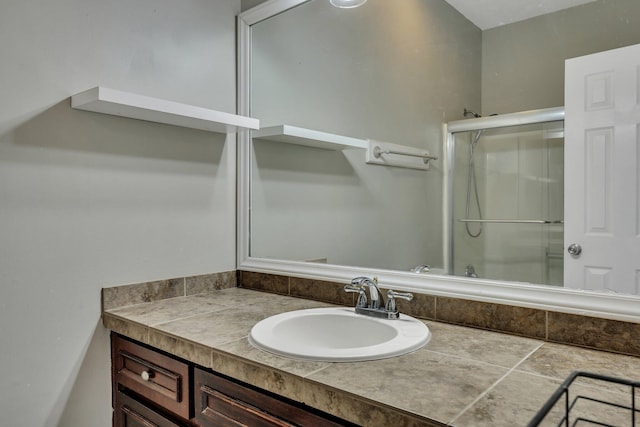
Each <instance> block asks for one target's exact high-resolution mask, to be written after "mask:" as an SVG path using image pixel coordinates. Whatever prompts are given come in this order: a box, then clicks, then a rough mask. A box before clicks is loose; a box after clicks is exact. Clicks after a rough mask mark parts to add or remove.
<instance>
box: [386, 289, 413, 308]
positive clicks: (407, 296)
mask: <svg viewBox="0 0 640 427" xmlns="http://www.w3.org/2000/svg"><path fill="white" fill-rule="evenodd" d="M396 298H399V299H403V300H405V301H411V300H412V299H413V294H412V293H410V292H396V291H393V290H388V291H387V305H386V307H385V309H386V310H387V311H389V312H392V313H395V312H397V311H398V307H397V306H396Z"/></svg>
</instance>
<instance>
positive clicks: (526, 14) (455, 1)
mask: <svg viewBox="0 0 640 427" xmlns="http://www.w3.org/2000/svg"><path fill="white" fill-rule="evenodd" d="M446 1H447V2H448V3H449V4H450V5H451V6H453V7H455V8H456V9H457V10H458V11H459V12H460V13H462V14H463V15H464V16H465V17H466V18H467V19H468V20H470V21H471V22H473V23H474V24H476V26H478V28H480V29H481V30H486V29H489V28H493V27H498V26H500V25H505V24H510V23H512V22H518V21H523V20H525V19H528V18H533V17H534V16H538V15H545V14H547V13H551V12H555V11H558V10H562V9H568V8H570V7H573V6H578V5H581V4H584V3H590V2H592V1H595V0H446Z"/></svg>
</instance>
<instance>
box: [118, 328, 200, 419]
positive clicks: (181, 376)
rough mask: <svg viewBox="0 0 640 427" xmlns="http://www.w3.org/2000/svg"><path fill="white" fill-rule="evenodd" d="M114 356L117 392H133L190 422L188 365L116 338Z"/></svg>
mask: <svg viewBox="0 0 640 427" xmlns="http://www.w3.org/2000/svg"><path fill="white" fill-rule="evenodd" d="M112 352H113V354H112V359H111V360H112V367H113V378H114V382H115V384H116V385H117V387H116V390H118V389H122V388H126V389H129V390H132V391H134V392H135V393H137V394H139V395H140V396H142V397H144V398H145V399H147V400H149V401H151V402H153V403H156V404H157V405H158V406H160V407H162V408H165V409H167V410H168V411H171V412H173V413H174V414H176V415H178V416H180V417H182V418H184V419H189V418H190V415H191V414H190V413H189V412H190V411H189V407H190V405H189V390H190V388H191V385H190V383H189V378H190V376H189V369H190V368H189V365H187V364H186V363H183V362H181V361H179V360H175V359H173V358H171V357H168V356H165V355H163V354H160V353H157V352H155V351H153V350H150V349H148V348H146V347H142V346H140V345H138V344H134V343H132V342H131V341H127V340H125V339H122V338H120V337H118V336H115V335H114V336H113V340H112Z"/></svg>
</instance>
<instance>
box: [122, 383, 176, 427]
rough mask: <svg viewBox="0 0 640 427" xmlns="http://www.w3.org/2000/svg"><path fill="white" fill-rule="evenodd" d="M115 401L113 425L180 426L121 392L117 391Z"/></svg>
mask: <svg viewBox="0 0 640 427" xmlns="http://www.w3.org/2000/svg"><path fill="white" fill-rule="evenodd" d="M116 402H117V403H116V408H115V424H114V425H115V426H118V427H182V426H181V425H180V424H176V423H174V422H173V421H172V420H170V419H168V418H166V417H165V416H163V415H161V414H159V413H157V412H155V411H154V410H152V409H150V408H148V407H146V406H145V405H143V404H142V403H141V402H138V401H137V400H135V399H133V398H131V397H130V396H127V395H126V394H124V393H122V392H117V397H116Z"/></svg>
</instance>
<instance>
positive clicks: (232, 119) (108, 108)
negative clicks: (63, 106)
mask: <svg viewBox="0 0 640 427" xmlns="http://www.w3.org/2000/svg"><path fill="white" fill-rule="evenodd" d="M71 108H75V109H77V110H85V111H93V112H96V113H103V114H111V115H115V116H121V117H128V118H131V119H137V120H145V121H149V122H156V123H164V124H168V125H174V126H182V127H187V128H192V129H200V130H206V131H210V132H218V133H234V132H236V131H237V130H238V129H239V128H245V129H258V128H259V127H260V121H259V120H258V119H254V118H252V117H244V116H238V115H236V114H230V113H225V112H222V111H216V110H210V109H208V108H203V107H197V106H194V105H189V104H182V103H179V102H174V101H167V100H165V99H158V98H152V97H149V96H143V95H138V94H135V93H130V92H123V91H120V90H115V89H109V88H105V87H101V86H96V87H94V88H92V89H89V90H86V91H84V92H80V93H77V94H75V95H73V96H72V97H71Z"/></svg>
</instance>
